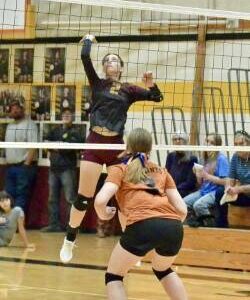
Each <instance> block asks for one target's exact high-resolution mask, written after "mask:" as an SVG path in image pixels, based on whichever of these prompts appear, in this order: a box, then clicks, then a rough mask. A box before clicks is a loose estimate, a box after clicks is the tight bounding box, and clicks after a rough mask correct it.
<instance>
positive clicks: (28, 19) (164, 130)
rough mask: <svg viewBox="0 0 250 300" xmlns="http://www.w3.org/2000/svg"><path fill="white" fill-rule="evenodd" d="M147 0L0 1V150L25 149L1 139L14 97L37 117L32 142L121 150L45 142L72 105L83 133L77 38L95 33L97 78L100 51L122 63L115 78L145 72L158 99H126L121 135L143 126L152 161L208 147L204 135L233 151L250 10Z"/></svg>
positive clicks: (136, 79)
mask: <svg viewBox="0 0 250 300" xmlns="http://www.w3.org/2000/svg"><path fill="white" fill-rule="evenodd" d="M152 2H153V3H150V2H149V1H120V0H113V1H109V0H99V1H95V0H91V1H90V0H89V1H88V0H69V1H68V0H67V1H66V0H65V1H62V0H47V1H44V0H32V1H31V0H29V1H25V0H20V1H7V0H5V1H1V4H0V21H1V25H0V83H1V84H0V122H1V123H0V126H1V127H0V139H1V144H0V147H1V148H7V147H9V146H11V147H14V148H18V147H27V144H26V143H25V144H23V145H22V144H18V143H17V142H14V143H12V144H4V141H5V130H6V126H7V125H8V123H10V122H11V120H10V118H9V113H8V110H9V107H10V103H11V102H12V101H13V100H18V101H20V102H21V103H22V104H23V105H24V107H25V111H26V114H27V115H28V116H30V117H31V118H32V119H33V120H34V121H35V122H36V124H37V127H38V132H39V137H38V141H39V143H33V144H30V145H29V146H30V147H34V148H40V149H43V148H47V149H48V148H50V147H54V148H64V147H65V148H78V149H79V148H81V149H87V148H93V147H94V148H95V149H100V148H106V149H111V148H112V149H113V148H116V149H122V148H123V147H124V146H122V145H88V144H86V143H81V144H80V145H79V144H78V145H77V144H65V143H57V144H54V145H53V146H52V145H51V143H46V142H45V140H46V134H47V133H48V132H49V130H50V129H51V128H53V127H54V126H62V111H63V110H64V109H65V108H70V110H71V111H73V113H74V126H76V128H77V129H78V130H79V131H80V132H81V133H82V135H86V133H87V132H88V129H89V106H90V103H91V94H90V89H89V84H88V80H87V78H86V75H85V72H84V70H83V66H82V62H81V58H80V53H81V45H80V44H79V40H80V39H81V38H82V36H84V35H85V34H93V35H95V36H96V39H97V43H96V44H93V47H92V51H91V58H92V61H93V64H94V67H95V69H96V71H97V73H98V75H99V76H100V77H102V76H103V74H102V65H101V61H102V58H103V57H104V55H105V54H107V53H117V54H119V55H120V56H121V57H122V59H123V60H124V63H125V65H124V71H123V74H122V78H121V81H122V82H129V83H133V84H137V85H139V86H142V87H143V83H142V80H141V78H142V76H143V73H144V72H146V71H152V73H153V76H154V80H155V82H156V83H157V85H158V86H159V88H160V90H161V91H162V94H163V96H164V100H163V101H162V102H160V103H155V102H148V101H145V102H144V101H143V102H137V103H135V104H133V105H132V106H131V107H130V109H129V111H128V119H127V122H126V128H125V135H126V134H128V133H129V131H130V130H131V129H133V128H136V127H144V128H146V129H148V130H149V131H150V132H151V133H152V136H153V138H154V149H155V150H157V151H159V152H155V155H156V156H155V158H157V159H158V162H160V163H161V164H163V162H164V161H165V156H166V153H167V152H168V151H171V150H174V149H179V150H180V149H185V150H193V151H198V152H201V151H204V150H206V145H204V141H205V139H206V136H207V135H208V134H209V133H217V134H219V135H221V137H222V145H223V146H221V147H215V148H216V150H223V151H226V152H228V154H229V152H232V153H233V152H235V151H236V150H239V148H234V146H233V145H234V134H235V132H236V131H238V130H243V131H246V132H248V133H250V83H249V72H250V57H249V53H250V13H246V12H236V11H227V10H219V9H216V8H214V9H205V8H197V7H181V6H173V5H166V4H163V2H164V1H162V3H161V1H160V0H158V1H152ZM177 131H178V132H180V133H186V134H187V136H188V137H189V142H190V144H191V145H192V146H191V145H190V146H176V145H172V143H173V135H174V133H175V132H177ZM197 145H198V146H197ZM188 147H189V148H188ZM241 150H243V151H248V150H249V146H248V147H241ZM2 152H3V153H4V151H2ZM40 152H41V153H43V151H42V150H40ZM157 153H158V154H157ZM41 155H42V154H41ZM3 156H4V155H3ZM229 156H230V154H229Z"/></svg>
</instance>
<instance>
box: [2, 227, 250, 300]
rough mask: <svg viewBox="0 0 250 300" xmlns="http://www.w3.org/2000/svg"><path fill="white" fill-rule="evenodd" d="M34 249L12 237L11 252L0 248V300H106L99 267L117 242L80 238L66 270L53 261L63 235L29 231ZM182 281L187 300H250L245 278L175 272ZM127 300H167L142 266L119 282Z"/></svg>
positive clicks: (202, 270) (227, 273)
mask: <svg viewBox="0 0 250 300" xmlns="http://www.w3.org/2000/svg"><path fill="white" fill-rule="evenodd" d="M28 234H29V240H30V241H31V242H34V243H35V244H36V250H35V251H34V252H28V251H25V250H24V248H22V247H20V245H21V243H20V241H19V239H18V237H16V238H15V240H14V243H13V244H12V245H13V246H12V247H7V248H0V299H1V300H2V299H10V300H40V299H41V300H50V299H51V300H52V299H53V300H65V299H69V300H80V299H81V300H94V299H95V300H97V299H100V300H102V299H106V296H105V286H104V272H105V266H106V264H107V262H108V258H109V255H110V253H111V250H112V248H113V246H114V245H115V243H116V241H117V239H118V238H117V237H108V238H103V239H100V238H98V237H96V236H95V235H93V234H80V235H79V237H78V241H77V245H78V247H77V248H75V255H74V259H73V260H72V262H71V263H70V264H69V265H63V264H62V263H60V261H59V257H58V253H59V249H60V247H61V243H62V241H63V236H64V234H63V233H50V234H49V233H40V232H39V231H29V232H28ZM175 268H176V271H177V272H178V274H179V275H180V276H181V277H182V278H183V281H184V284H185V286H186V288H187V291H188V294H189V299H190V300H202V299H206V300H235V299H250V272H240V271H230V270H218V269H208V268H194V267H188V266H177V267H175ZM125 286H126V289H127V292H128V299H131V300H163V299H168V297H167V296H166V295H165V293H164V292H163V289H162V287H161V285H160V283H159V282H158V281H157V280H156V278H155V277H154V276H153V274H152V273H151V268H150V264H148V263H142V266H141V267H139V268H134V269H133V270H131V272H130V273H129V275H128V277H127V278H126V279H125Z"/></svg>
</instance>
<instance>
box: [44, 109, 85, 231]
mask: <svg viewBox="0 0 250 300" xmlns="http://www.w3.org/2000/svg"><path fill="white" fill-rule="evenodd" d="M62 120H63V126H60V127H59V126H58V127H56V128H54V130H52V131H50V132H49V134H48V137H47V140H49V141H53V142H56V141H57V142H59V141H63V142H66V143H80V142H83V137H80V133H79V132H78V131H77V130H76V129H75V128H74V126H73V124H72V120H73V115H72V112H71V111H70V110H69V109H65V110H64V111H63V113H62ZM49 159H50V169H49V203H48V204H49V205H48V208H49V225H48V226H47V227H44V228H42V231H43V232H57V231H61V226H60V213H59V211H60V205H59V204H60V195H61V189H63V192H64V196H65V199H66V201H67V212H68V213H69V209H70V206H71V204H72V203H73V202H74V200H75V198H76V192H77V190H76V166H77V152H76V150H68V149H65V150H64V149H62V150H57V149H53V150H50V155H49Z"/></svg>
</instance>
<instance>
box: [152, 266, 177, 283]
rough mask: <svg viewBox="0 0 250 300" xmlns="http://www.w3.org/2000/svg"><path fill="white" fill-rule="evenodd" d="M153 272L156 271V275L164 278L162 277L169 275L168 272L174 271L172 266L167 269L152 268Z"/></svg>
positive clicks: (160, 278)
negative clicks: (157, 269)
mask: <svg viewBox="0 0 250 300" xmlns="http://www.w3.org/2000/svg"><path fill="white" fill-rule="evenodd" d="M152 270H153V272H154V273H155V276H156V277H157V278H158V279H159V280H162V278H164V277H165V276H167V275H168V274H170V273H172V272H174V271H173V270H172V269H171V268H168V269H167V270H165V271H156V270H155V269H152Z"/></svg>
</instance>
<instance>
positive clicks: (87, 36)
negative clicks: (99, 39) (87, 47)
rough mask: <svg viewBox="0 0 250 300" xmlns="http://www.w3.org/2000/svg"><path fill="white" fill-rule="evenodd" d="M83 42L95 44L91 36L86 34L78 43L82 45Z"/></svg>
mask: <svg viewBox="0 0 250 300" xmlns="http://www.w3.org/2000/svg"><path fill="white" fill-rule="evenodd" d="M84 40H90V41H91V42H92V43H96V38H95V36H94V35H93V34H86V35H85V36H84V37H83V38H82V39H81V40H80V43H81V44H82V43H83V42H84Z"/></svg>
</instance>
